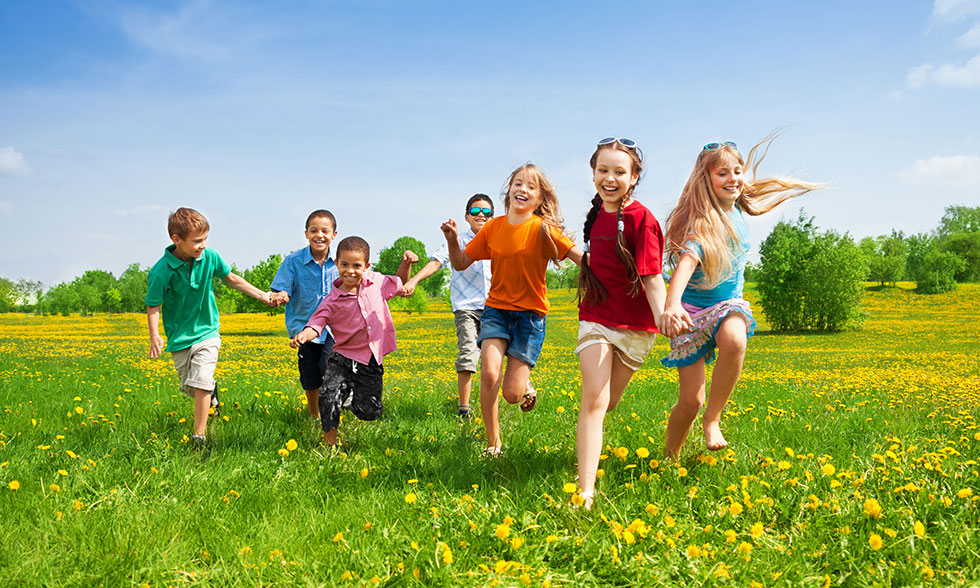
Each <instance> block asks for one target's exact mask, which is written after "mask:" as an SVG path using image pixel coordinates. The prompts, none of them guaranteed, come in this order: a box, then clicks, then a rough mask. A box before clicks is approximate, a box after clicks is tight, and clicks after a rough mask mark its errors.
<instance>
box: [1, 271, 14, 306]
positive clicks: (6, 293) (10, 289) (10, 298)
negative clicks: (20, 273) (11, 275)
mask: <svg viewBox="0 0 980 588" xmlns="http://www.w3.org/2000/svg"><path fill="white" fill-rule="evenodd" d="M16 304H17V286H16V284H14V283H13V282H12V281H10V280H8V279H7V278H0V312H10V311H11V310H13V309H14V306H15V305H16Z"/></svg>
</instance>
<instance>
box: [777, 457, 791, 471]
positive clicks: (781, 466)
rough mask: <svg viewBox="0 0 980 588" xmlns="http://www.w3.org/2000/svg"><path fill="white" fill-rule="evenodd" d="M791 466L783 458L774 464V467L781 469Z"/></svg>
mask: <svg viewBox="0 0 980 588" xmlns="http://www.w3.org/2000/svg"><path fill="white" fill-rule="evenodd" d="M792 466H793V464H791V463H789V462H788V461H786V460H785V459H784V460H781V461H780V462H779V463H777V464H776V467H778V468H779V469H781V470H788V469H789V468H791V467H792Z"/></svg>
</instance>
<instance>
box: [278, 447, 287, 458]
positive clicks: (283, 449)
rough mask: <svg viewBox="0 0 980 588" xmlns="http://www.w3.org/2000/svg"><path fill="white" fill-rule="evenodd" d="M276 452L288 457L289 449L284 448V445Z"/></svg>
mask: <svg viewBox="0 0 980 588" xmlns="http://www.w3.org/2000/svg"><path fill="white" fill-rule="evenodd" d="M278 453H279V455H281V456H283V457H288V456H289V450H288V449H286V448H285V447H283V448H282V449H280V450H279V451H278Z"/></svg>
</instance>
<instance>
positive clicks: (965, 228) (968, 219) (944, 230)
mask: <svg viewBox="0 0 980 588" xmlns="http://www.w3.org/2000/svg"><path fill="white" fill-rule="evenodd" d="M936 232H937V233H938V234H939V236H940V237H946V236H948V235H951V234H953V233H976V232H980V206H976V207H972V208H971V207H969V206H947V207H946V208H945V209H944V213H943V218H941V219H940V220H939V228H938V229H937V230H936Z"/></svg>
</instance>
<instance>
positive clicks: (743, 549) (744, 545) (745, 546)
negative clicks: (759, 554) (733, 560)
mask: <svg viewBox="0 0 980 588" xmlns="http://www.w3.org/2000/svg"><path fill="white" fill-rule="evenodd" d="M750 551H752V544H751V543H749V542H747V541H742V542H741V543H739V544H738V552H739V553H741V554H746V553H748V552H750Z"/></svg>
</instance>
